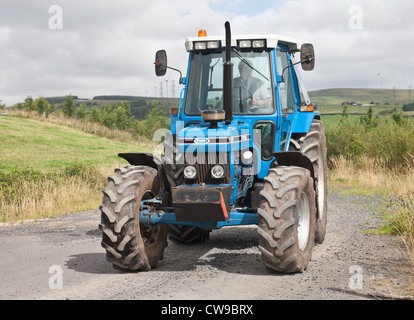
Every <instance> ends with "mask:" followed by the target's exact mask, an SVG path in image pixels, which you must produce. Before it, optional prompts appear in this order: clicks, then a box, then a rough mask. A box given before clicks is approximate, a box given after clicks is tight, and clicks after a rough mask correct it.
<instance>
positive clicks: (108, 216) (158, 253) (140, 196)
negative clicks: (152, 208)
mask: <svg viewBox="0 0 414 320" xmlns="http://www.w3.org/2000/svg"><path fill="white" fill-rule="evenodd" d="M155 179H158V177H157V171H156V170H155V169H153V168H150V167H147V166H128V167H125V168H119V169H115V173H114V174H112V175H110V176H109V177H108V185H107V186H106V188H104V189H103V193H104V197H103V202H102V205H101V206H100V207H99V208H100V209H101V224H100V225H99V228H100V229H101V230H102V246H103V247H104V248H105V249H106V258H107V260H108V261H109V262H111V263H112V264H113V265H114V267H117V268H121V269H126V270H131V271H139V270H149V269H151V268H154V267H155V266H156V264H157V262H158V261H159V260H160V259H162V258H163V253H164V249H165V247H166V246H167V236H168V226H151V227H149V228H143V227H142V226H140V222H139V214H140V205H141V201H142V200H145V199H152V198H154V195H156V194H157V191H158V190H155V189H159V187H158V184H157V183H154V181H155Z"/></svg>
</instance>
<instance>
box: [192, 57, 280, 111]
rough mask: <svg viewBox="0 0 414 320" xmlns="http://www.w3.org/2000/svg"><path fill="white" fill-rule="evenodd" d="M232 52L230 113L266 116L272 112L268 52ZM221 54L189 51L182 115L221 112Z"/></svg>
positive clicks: (222, 60) (272, 101) (223, 58)
mask: <svg viewBox="0 0 414 320" xmlns="http://www.w3.org/2000/svg"><path fill="white" fill-rule="evenodd" d="M241 55H242V57H240V56H239V55H237V54H236V53H235V52H232V56H231V61H232V63H233V114H247V113H248V114H252V113H256V114H269V113H273V111H274V98H273V96H274V95H273V90H272V81H271V79H272V77H271V68H270V59H269V53H268V52H266V51H262V52H242V53H241ZM224 61H225V53H224V52H222V53H211V52H203V51H199V52H193V53H192V56H191V67H190V74H189V79H188V91H187V98H186V106H185V112H186V114H187V115H199V114H201V111H203V110H213V109H223V103H222V99H223V63H224Z"/></svg>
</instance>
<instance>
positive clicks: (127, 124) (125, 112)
mask: <svg viewBox="0 0 414 320" xmlns="http://www.w3.org/2000/svg"><path fill="white" fill-rule="evenodd" d="M115 113H116V127H117V128H118V129H120V130H125V129H129V128H131V127H132V126H133V125H134V122H135V118H134V117H133V116H132V114H131V107H130V105H129V103H128V102H127V101H124V102H122V103H121V104H120V105H119V107H118V108H117V109H116V111H115Z"/></svg>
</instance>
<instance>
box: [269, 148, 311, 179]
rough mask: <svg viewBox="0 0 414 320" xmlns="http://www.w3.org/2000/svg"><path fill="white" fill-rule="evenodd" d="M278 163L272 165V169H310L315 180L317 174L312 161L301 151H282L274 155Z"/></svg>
mask: <svg viewBox="0 0 414 320" xmlns="http://www.w3.org/2000/svg"><path fill="white" fill-rule="evenodd" d="M273 155H274V156H275V158H276V161H275V162H273V163H272V164H271V165H270V168H274V167H276V166H277V165H280V166H297V167H301V168H305V169H308V170H309V171H310V174H311V177H312V178H313V179H315V172H314V170H313V164H312V161H311V160H310V159H309V158H308V157H307V156H305V155H304V154H303V153H302V152H300V151H280V152H275V153H274V154H273Z"/></svg>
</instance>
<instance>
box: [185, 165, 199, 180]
mask: <svg viewBox="0 0 414 320" xmlns="http://www.w3.org/2000/svg"><path fill="white" fill-rule="evenodd" d="M196 176H197V169H196V167H194V166H187V167H185V169H184V178H186V179H194V178H195V177H196Z"/></svg>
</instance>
